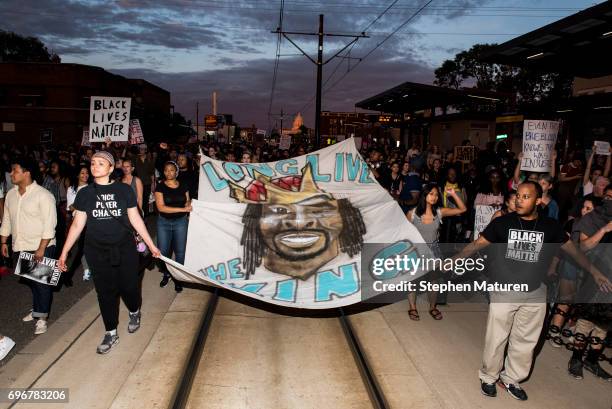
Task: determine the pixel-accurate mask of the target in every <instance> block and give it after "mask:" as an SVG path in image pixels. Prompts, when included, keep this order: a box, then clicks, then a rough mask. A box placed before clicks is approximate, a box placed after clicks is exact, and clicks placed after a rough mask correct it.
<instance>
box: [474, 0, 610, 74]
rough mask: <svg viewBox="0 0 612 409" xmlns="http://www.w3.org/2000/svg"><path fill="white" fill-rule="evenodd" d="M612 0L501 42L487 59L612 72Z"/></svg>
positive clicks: (554, 69)
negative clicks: (611, 54)
mask: <svg viewBox="0 0 612 409" xmlns="http://www.w3.org/2000/svg"><path fill="white" fill-rule="evenodd" d="M611 51H612V1H606V2H604V3H601V4H598V5H596V6H593V7H590V8H588V9H585V10H582V11H580V12H578V13H576V14H573V15H571V16H568V17H566V18H564V19H561V20H558V21H556V22H554V23H551V24H548V25H546V26H543V27H540V28H538V29H537V30H534V31H531V32H529V33H527V34H523V35H522V36H520V37H516V38H514V39H512V40H510V41H507V42H505V43H503V44H500V45H499V46H497V47H496V48H494V49H493V50H491V51H490V52H488V53H486V54H485V55H483V57H482V59H483V61H489V62H493V63H499V64H506V65H511V66H516V67H524V68H531V69H534V70H537V71H542V72H564V73H568V74H571V75H574V76H577V77H584V78H595V77H602V76H605V75H610V74H612V58H609V54H610V52H611Z"/></svg>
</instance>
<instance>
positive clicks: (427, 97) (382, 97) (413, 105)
mask: <svg viewBox="0 0 612 409" xmlns="http://www.w3.org/2000/svg"><path fill="white" fill-rule="evenodd" d="M499 100H500V97H499V96H498V95H497V94H496V93H493V92H490V91H483V90H476V89H454V88H444V87H437V86H435V85H426V84H419V83H416V82H404V83H402V84H400V85H398V86H396V87H393V88H391V89H388V90H386V91H383V92H381V93H380V94H378V95H374V96H373V97H370V98H367V99H364V100H363V101H359V102H357V103H356V104H355V106H356V107H357V108H362V109H369V110H373V111H381V112H386V113H405V112H414V111H419V110H423V109H431V108H435V107H444V106H450V105H457V104H461V103H466V102H480V103H495V102H497V101H499Z"/></svg>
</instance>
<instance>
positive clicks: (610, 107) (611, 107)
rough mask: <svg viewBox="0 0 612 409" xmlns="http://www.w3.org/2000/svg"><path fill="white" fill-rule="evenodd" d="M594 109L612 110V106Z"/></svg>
mask: <svg viewBox="0 0 612 409" xmlns="http://www.w3.org/2000/svg"><path fill="white" fill-rule="evenodd" d="M593 109H612V106H604V107H596V108H593Z"/></svg>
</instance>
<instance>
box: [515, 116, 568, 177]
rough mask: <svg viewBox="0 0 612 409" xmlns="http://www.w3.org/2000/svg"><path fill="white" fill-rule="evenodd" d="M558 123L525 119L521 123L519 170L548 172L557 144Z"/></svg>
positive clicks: (551, 165)
mask: <svg viewBox="0 0 612 409" xmlns="http://www.w3.org/2000/svg"><path fill="white" fill-rule="evenodd" d="M558 132H559V122H557V121H542V120H530V119H527V120H525V121H524V122H523V159H522V160H521V170H526V171H530V172H550V171H551V169H552V167H553V166H554V164H553V161H552V153H553V150H554V149H555V143H556V142H557V133H558Z"/></svg>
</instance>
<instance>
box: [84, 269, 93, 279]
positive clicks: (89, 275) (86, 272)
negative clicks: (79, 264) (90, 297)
mask: <svg viewBox="0 0 612 409" xmlns="http://www.w3.org/2000/svg"><path fill="white" fill-rule="evenodd" d="M89 280H91V271H90V270H89V269H86V270H83V281H89Z"/></svg>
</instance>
